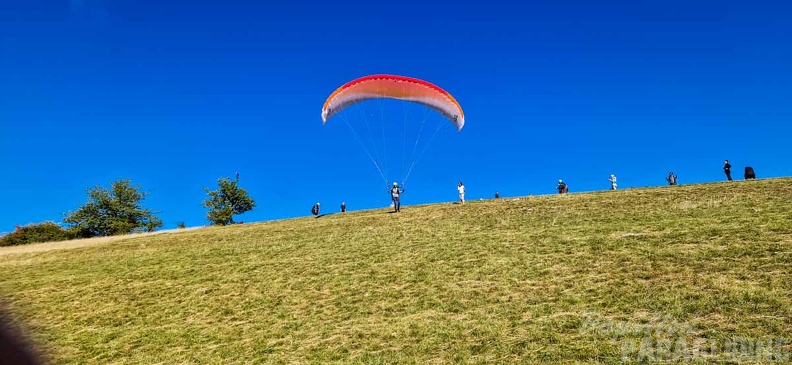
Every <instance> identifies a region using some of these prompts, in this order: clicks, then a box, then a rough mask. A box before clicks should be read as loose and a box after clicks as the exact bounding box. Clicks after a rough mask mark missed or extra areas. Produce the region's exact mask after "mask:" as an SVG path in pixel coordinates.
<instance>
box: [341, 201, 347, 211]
mask: <svg viewBox="0 0 792 365" xmlns="http://www.w3.org/2000/svg"><path fill="white" fill-rule="evenodd" d="M344 212H346V203H345V202H341V213H344Z"/></svg>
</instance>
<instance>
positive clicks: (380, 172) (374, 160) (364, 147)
mask: <svg viewBox="0 0 792 365" xmlns="http://www.w3.org/2000/svg"><path fill="white" fill-rule="evenodd" d="M340 115H341V116H342V117H341V119H342V120H343V121H344V123H346V125H347V127H349V130H350V131H352V135H354V136H355V140H356V141H358V142H359V143H360V145H361V146H363V151H366V155H367V156H368V157H369V158H370V159H371V162H373V163H374V167H376V168H377V171H378V172H379V174H380V176H381V177H382V181H384V182H385V185H386V186H387V185H388V179H386V178H385V174H383V173H382V169H381V168H380V166H379V163H378V162H377V160H376V159H375V158H374V157H373V156H371V153H370V152H369V150H368V148H367V147H366V145H365V144H364V143H363V141H361V140H360V137H359V136H358V134H357V133H356V132H355V129H354V128H352V125H351V124H349V121H348V120H347V118H346V116H344V115H343V114H340Z"/></svg>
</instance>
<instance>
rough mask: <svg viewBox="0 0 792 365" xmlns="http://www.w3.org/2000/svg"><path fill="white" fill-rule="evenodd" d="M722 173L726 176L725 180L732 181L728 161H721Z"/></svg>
mask: <svg viewBox="0 0 792 365" xmlns="http://www.w3.org/2000/svg"><path fill="white" fill-rule="evenodd" d="M723 172H724V173H725V174H726V178H727V179H729V181H732V177H731V164H729V160H723Z"/></svg>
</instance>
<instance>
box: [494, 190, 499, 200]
mask: <svg viewBox="0 0 792 365" xmlns="http://www.w3.org/2000/svg"><path fill="white" fill-rule="evenodd" d="M498 198H500V194H498V192H497V191H496V192H495V199H498Z"/></svg>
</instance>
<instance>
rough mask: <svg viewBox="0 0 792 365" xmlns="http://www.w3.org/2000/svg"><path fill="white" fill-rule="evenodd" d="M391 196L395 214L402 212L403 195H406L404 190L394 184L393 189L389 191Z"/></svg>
mask: <svg viewBox="0 0 792 365" xmlns="http://www.w3.org/2000/svg"><path fill="white" fill-rule="evenodd" d="M388 192H390V195H391V200H392V201H393V209H394V211H395V212H400V211H401V194H403V193H404V190H403V189H402V188H400V187H399V184H398V183H393V187H392V188H391V189H390V190H388Z"/></svg>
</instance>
